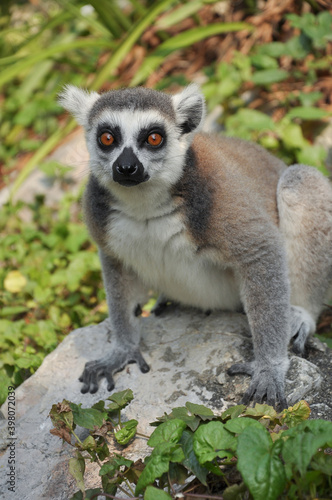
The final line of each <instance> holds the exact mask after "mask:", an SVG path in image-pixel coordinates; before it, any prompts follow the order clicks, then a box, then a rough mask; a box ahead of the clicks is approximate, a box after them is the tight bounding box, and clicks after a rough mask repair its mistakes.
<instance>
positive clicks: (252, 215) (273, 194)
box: [60, 84, 332, 407]
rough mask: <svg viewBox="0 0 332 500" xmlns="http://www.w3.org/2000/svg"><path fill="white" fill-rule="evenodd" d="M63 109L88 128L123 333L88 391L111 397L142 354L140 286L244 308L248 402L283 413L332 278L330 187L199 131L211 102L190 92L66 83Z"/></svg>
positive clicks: (91, 188) (193, 301)
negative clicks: (293, 368)
mask: <svg viewBox="0 0 332 500" xmlns="http://www.w3.org/2000/svg"><path fill="white" fill-rule="evenodd" d="M60 102H61V103H62V105H63V106H64V107H65V108H66V109H67V110H69V111H70V112H71V113H72V114H73V115H74V116H75V117H76V119H77V121H78V123H79V124H80V125H82V126H83V127H84V129H85V133H86V142H87V147H88V150H89V153H90V166H91V175H90V178H89V182H88V185H87V188H86V192H85V197H84V211H85V218H86V222H87V225H88V227H89V230H90V233H91V235H92V237H93V238H94V239H95V241H96V242H97V244H98V247H99V253H100V259H101V263H102V270H103V279H104V283H105V287H106V292H107V301H108V307H109V313H110V321H111V324H112V330H113V332H114V337H115V338H114V345H113V349H112V351H111V352H109V353H107V354H106V355H105V357H103V358H102V359H99V360H97V361H93V362H89V363H87V364H86V366H85V369H84V372H83V374H82V376H81V378H80V380H81V382H83V387H82V392H83V393H85V392H87V391H90V392H91V393H93V392H96V391H97V390H98V382H99V379H100V378H101V377H106V379H107V381H108V389H109V390H112V389H113V387H114V381H113V375H114V373H115V372H117V371H119V370H121V369H122V368H124V367H125V366H126V365H127V363H130V362H137V363H138V365H139V367H140V369H141V371H142V372H147V371H148V370H149V367H148V365H147V363H146V362H145V360H144V358H143V356H142V354H141V352H140V348H139V342H140V333H139V324H140V320H139V318H137V317H136V315H135V314H134V312H135V309H136V306H137V291H136V290H137V286H136V285H139V283H144V285H147V286H149V287H151V288H153V289H155V290H158V291H160V292H161V293H162V294H163V295H164V296H165V297H167V298H169V299H171V300H175V301H178V302H180V303H183V304H187V305H191V306H196V307H199V308H202V309H223V310H230V311H236V310H239V309H241V308H244V311H245V312H246V314H247V317H248V321H249V326H250V330H251V333H252V337H253V344H254V354H255V358H254V361H252V362H250V363H244V364H238V365H234V366H232V367H231V368H230V369H229V373H230V374H235V373H248V374H250V375H251V376H252V381H251V385H250V387H249V389H248V391H247V392H246V393H245V395H244V398H243V402H244V403H248V402H249V401H250V400H251V399H252V398H253V399H254V400H256V401H262V400H263V399H266V400H267V402H268V403H269V404H273V405H275V404H276V403H278V402H279V403H280V405H281V406H282V407H285V406H286V399H285V394H284V380H285V374H286V372H287V368H288V364H289V362H288V355H287V346H288V344H289V341H290V339H291V338H292V337H293V347H294V349H295V350H296V352H298V353H301V352H302V351H303V349H304V344H305V341H306V339H307V337H308V335H309V333H312V332H313V331H314V330H315V325H316V320H317V317H318V314H319V312H320V310H321V307H322V303H323V301H324V299H325V297H326V295H327V292H328V289H329V287H330V284H331V281H332V190H331V187H330V185H329V182H328V180H327V179H326V178H324V177H323V176H322V175H321V174H320V173H319V172H318V171H317V170H316V169H314V168H310V167H307V166H304V165H293V166H292V167H289V168H286V166H285V165H284V163H283V162H282V161H280V160H279V159H277V158H275V157H274V156H272V155H270V154H269V153H268V152H266V151H265V150H264V149H262V148H261V147H260V146H257V145H255V144H252V143H249V142H246V141H243V140H240V139H235V138H229V137H222V136H216V135H210V134H203V133H199V128H200V126H201V124H202V121H203V118H204V112H205V103H204V98H203V96H202V94H201V93H200V90H199V88H198V87H197V86H196V85H194V84H193V85H190V86H189V87H187V88H186V89H185V90H183V91H182V92H181V93H179V94H176V95H173V96H171V95H167V94H165V93H161V92H157V91H154V90H150V89H145V88H133V89H123V90H117V91H110V92H106V93H105V94H102V95H99V94H97V93H96V92H92V93H87V92H85V91H83V90H81V89H78V88H76V87H73V86H67V87H66V88H65V89H64V91H63V92H62V94H61V95H60Z"/></svg>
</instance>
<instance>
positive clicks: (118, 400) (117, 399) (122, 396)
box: [107, 389, 134, 412]
mask: <svg viewBox="0 0 332 500" xmlns="http://www.w3.org/2000/svg"><path fill="white" fill-rule="evenodd" d="M107 399H108V400H110V401H112V403H111V404H109V405H108V411H109V412H113V411H118V410H123V408H125V407H126V406H127V405H129V403H130V401H132V400H133V399H134V395H133V391H132V390H131V389H125V390H124V391H120V392H115V393H114V394H112V395H111V396H109V397H108V398H107Z"/></svg>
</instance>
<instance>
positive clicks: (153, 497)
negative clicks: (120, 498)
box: [144, 486, 172, 500]
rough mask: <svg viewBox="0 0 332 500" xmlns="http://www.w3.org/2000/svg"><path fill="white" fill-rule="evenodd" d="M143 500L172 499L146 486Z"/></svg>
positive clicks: (152, 487)
mask: <svg viewBox="0 0 332 500" xmlns="http://www.w3.org/2000/svg"><path fill="white" fill-rule="evenodd" d="M144 500H172V497H171V496H170V495H169V494H168V493H166V492H165V491H163V490H159V489H158V488H155V487H154V486H148V487H147V488H146V490H145V493H144Z"/></svg>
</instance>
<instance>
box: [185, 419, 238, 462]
mask: <svg viewBox="0 0 332 500" xmlns="http://www.w3.org/2000/svg"><path fill="white" fill-rule="evenodd" d="M193 440H194V441H193V446H194V451H195V454H196V456H197V458H198V461H199V463H200V464H205V463H206V462H211V461H212V460H213V459H214V458H216V457H220V458H224V457H232V456H233V455H234V453H233V451H234V450H235V448H236V443H237V439H236V438H235V437H234V436H233V434H232V433H230V432H229V431H228V430H227V429H225V426H224V424H222V423H221V422H209V423H208V424H205V425H201V426H200V427H199V428H198V429H197V431H196V432H195V434H194V438H193Z"/></svg>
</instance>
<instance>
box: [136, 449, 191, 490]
mask: <svg viewBox="0 0 332 500" xmlns="http://www.w3.org/2000/svg"><path fill="white" fill-rule="evenodd" d="M184 458H185V457H184V453H183V451H182V449H181V447H180V445H178V444H173V443H165V442H164V443H160V444H158V445H157V446H156V447H155V449H154V450H153V452H152V453H151V455H150V457H149V461H148V463H147V464H146V466H145V468H144V470H143V472H142V474H141V475H140V477H139V480H138V482H137V486H136V490H135V494H136V495H138V494H139V493H141V492H142V491H143V490H144V488H146V486H148V485H150V484H152V483H153V482H154V481H155V479H157V478H158V477H161V476H162V475H163V474H164V473H165V472H168V469H169V464H170V462H182V461H183V460H184Z"/></svg>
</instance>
